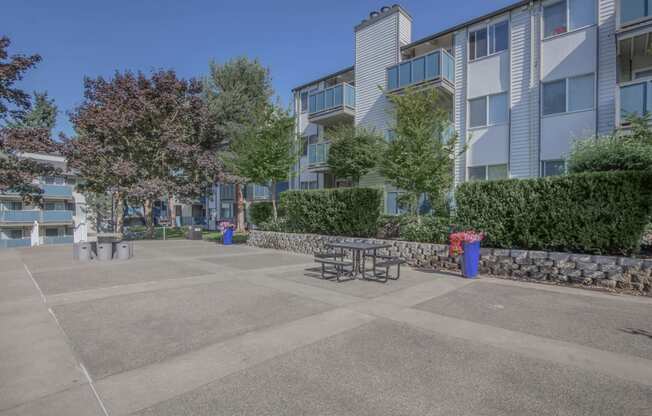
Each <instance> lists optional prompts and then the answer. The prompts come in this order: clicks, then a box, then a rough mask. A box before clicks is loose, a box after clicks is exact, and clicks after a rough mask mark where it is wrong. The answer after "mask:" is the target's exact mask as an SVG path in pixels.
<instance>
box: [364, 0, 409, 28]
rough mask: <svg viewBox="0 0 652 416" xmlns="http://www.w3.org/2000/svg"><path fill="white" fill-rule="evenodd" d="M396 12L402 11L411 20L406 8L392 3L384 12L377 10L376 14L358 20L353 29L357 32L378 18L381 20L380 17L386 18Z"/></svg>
mask: <svg viewBox="0 0 652 416" xmlns="http://www.w3.org/2000/svg"><path fill="white" fill-rule="evenodd" d="M397 12H398V13H402V14H403V15H404V16H405V17H406V18H408V19H409V20H410V21H412V16H411V15H410V13H408V11H407V10H405V9H404V8H402V7H401V6H400V5H398V4H394V5H392V6H391V7H389V9H388V10H386V11H384V12H377V13H378V14H377V15H376V16H373V17H369V18H367V19H364V20H363V21H362V22H360V23H358V24H357V25H355V26H354V28H353V31H354V32H357V31H359V30H361V29H364V28H365V27H367V26H371V25H373V24H374V23H376V22H378V21H379V20H382V19H384V18H386V17H387V16H389V15H392V14H394V13H397Z"/></svg>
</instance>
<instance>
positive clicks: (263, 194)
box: [254, 184, 270, 199]
mask: <svg viewBox="0 0 652 416" xmlns="http://www.w3.org/2000/svg"><path fill="white" fill-rule="evenodd" d="M269 195H270V193H269V188H268V187H267V186H265V185H258V184H254V199H268V198H269Z"/></svg>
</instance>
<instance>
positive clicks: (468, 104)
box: [466, 91, 511, 130]
mask: <svg viewBox="0 0 652 416" xmlns="http://www.w3.org/2000/svg"><path fill="white" fill-rule="evenodd" d="M503 94H504V95H506V96H507V108H506V109H505V110H506V112H507V120H505V121H501V122H499V123H492V122H491V121H490V117H489V115H490V113H491V111H490V108H489V104H490V100H489V97H495V96H497V95H503ZM479 98H484V100H485V112H486V115H485V116H486V120H487V122H486V124H483V125H481V126H471V101H474V100H477V99H479ZM466 108H467V111H468V115H469V116H468V117H467V119H468V121H467V128H468V129H469V130H476V129H486V128H488V127H493V126H502V125H504V124H509V119H510V113H511V112H510V103H509V91H503V92H498V93H495V94H488V95H484V96H480V97H475V98H469V99H468V100H467V105H466Z"/></svg>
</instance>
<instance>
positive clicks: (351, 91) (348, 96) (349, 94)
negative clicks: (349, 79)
mask: <svg viewBox="0 0 652 416" xmlns="http://www.w3.org/2000/svg"><path fill="white" fill-rule="evenodd" d="M344 91H345V96H344V97H345V100H346V101H345V102H344V104H346V105H347V106H349V107H352V108H355V88H353V87H352V86H351V85H349V84H345V85H344Z"/></svg>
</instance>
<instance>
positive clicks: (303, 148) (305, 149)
mask: <svg viewBox="0 0 652 416" xmlns="http://www.w3.org/2000/svg"><path fill="white" fill-rule="evenodd" d="M308 140H309V139H308V137H306V136H304V137H302V138H301V156H308Z"/></svg>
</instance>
